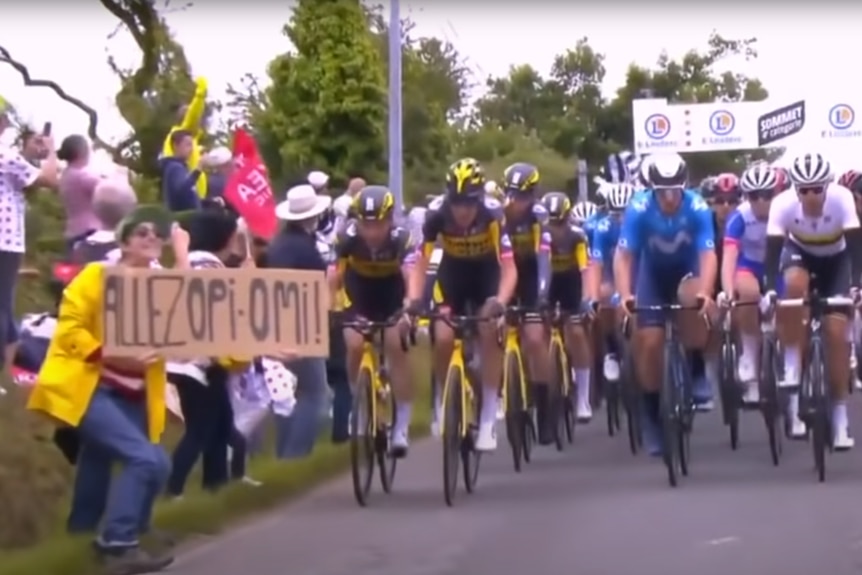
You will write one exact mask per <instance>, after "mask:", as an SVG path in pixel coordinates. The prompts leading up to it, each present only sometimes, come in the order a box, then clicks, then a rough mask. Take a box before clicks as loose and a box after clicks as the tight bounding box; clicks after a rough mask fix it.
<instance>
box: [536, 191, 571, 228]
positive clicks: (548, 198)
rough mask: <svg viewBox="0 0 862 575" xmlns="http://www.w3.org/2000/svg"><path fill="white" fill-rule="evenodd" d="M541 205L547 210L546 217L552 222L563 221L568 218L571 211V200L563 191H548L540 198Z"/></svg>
mask: <svg viewBox="0 0 862 575" xmlns="http://www.w3.org/2000/svg"><path fill="white" fill-rule="evenodd" d="M541 202H542V206H543V207H544V208H545V211H546V212H548V219H549V220H551V221H552V222H564V221H567V220H568V219H569V212H571V211H572V201H571V200H570V199H569V196H567V195H566V194H564V193H563V192H548V193H547V194H545V195H544V196H542V199H541Z"/></svg>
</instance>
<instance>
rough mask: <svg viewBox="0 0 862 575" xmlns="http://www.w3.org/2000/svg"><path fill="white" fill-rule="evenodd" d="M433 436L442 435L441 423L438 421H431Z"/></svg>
mask: <svg viewBox="0 0 862 575" xmlns="http://www.w3.org/2000/svg"><path fill="white" fill-rule="evenodd" d="M431 437H440V423H439V422H437V421H432V422H431Z"/></svg>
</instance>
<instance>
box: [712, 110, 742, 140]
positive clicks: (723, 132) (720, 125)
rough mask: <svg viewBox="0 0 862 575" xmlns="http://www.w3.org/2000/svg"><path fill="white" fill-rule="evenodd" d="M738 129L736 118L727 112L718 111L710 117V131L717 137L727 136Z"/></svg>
mask: <svg viewBox="0 0 862 575" xmlns="http://www.w3.org/2000/svg"><path fill="white" fill-rule="evenodd" d="M735 127H736V118H734V117H733V114H731V113H730V112H728V111H727V110H718V111H716V112H713V113H712V115H711V116H710V117H709V129H710V131H711V132H712V133H713V134H715V135H716V136H727V135H729V134H730V133H731V132H733V129H734V128H735Z"/></svg>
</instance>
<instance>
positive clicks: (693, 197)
mask: <svg viewBox="0 0 862 575" xmlns="http://www.w3.org/2000/svg"><path fill="white" fill-rule="evenodd" d="M646 172H647V173H646V176H647V178H646V179H647V182H648V184H649V188H650V190H651V193H649V194H648V195H645V196H643V197H641V198H639V199H638V200H637V201H636V202H631V203H630V204H629V207H628V208H627V209H626V212H625V216H624V218H623V223H622V229H621V231H620V239H619V242H618V244H617V250H616V256H615V258H614V284H615V285H616V288H617V290H619V292H620V297H621V299H622V303H623V310H624V312H625V313H630V311H629V310H630V309H631V307H635V295H634V294H635V293H637V300H636V301H637V306H642V307H643V306H651V305H662V304H669V303H675V302H679V303H680V304H682V305H684V306H694V305H696V304H697V303H698V302H700V303H701V309H700V310H699V311H698V312H684V313H682V314H680V317H679V319H680V323H679V328H680V337H681V339H682V343H683V344H684V345H685V346H686V347H687V348H689V349H704V348H705V347H706V345H707V343H708V340H709V330H708V327H707V324H706V322H704V321H703V319H702V317H700V316H702V315H704V314H706V313H710V312H711V311H712V309H713V305H712V293H713V289H714V286H715V281H716V276H717V273H718V270H717V267H718V266H717V262H716V256H715V229H714V224H713V220H712V212H711V211H710V209H709V206H708V205H707V204H706V202H705V201H704V200H703V199H702V198H701V197H700V196H699V195H698V194H697V193H695V192H694V191H691V190H687V189H686V185H687V182H688V166H687V165H686V163H685V160H683V159H682V157H681V156H679V155H678V154H667V155H654V156H653V157H652V158H650V162H649V166H648V167H647V170H646ZM635 260H637V262H638V269H637V274H636V275H637V281H636V285H635V282H633V281H632V267H633V266H632V264H633V262H634V261H635ZM664 321H665V318H664V316H663V314H662V313H661V312H655V311H647V310H644V311H642V312H640V313H638V314H637V331H636V333H635V343H634V346H633V347H634V352H635V355H634V362H635V368H636V370H637V373H638V374H639V378H638V379H639V381H638V383H639V384H640V385H641V389H642V391H643V398H644V402H643V406H644V409H645V412H646V413H645V414H644V415H645V417H644V422H643V434H644V445H645V446H646V447H647V451H648V452H650V453H651V454H653V455H661V453H662V442H661V437H662V436H661V431H660V427H659V397H658V392H659V389H660V387H661V377H662V371H663V366H662V364H661V361H657V359H658V358H661V357H662V356H663V353H662V346H663V342H664ZM692 395H693V396H694V400H695V402H696V403H704V402H708V401H711V400H712V393H711V389H710V388H709V386H708V385H696V386H695V387H694V389H692Z"/></svg>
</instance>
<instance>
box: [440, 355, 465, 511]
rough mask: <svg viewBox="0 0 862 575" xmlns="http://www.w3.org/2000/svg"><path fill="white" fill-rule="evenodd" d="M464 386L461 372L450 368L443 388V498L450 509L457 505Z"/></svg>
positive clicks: (462, 430) (462, 433)
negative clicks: (456, 494)
mask: <svg viewBox="0 0 862 575" xmlns="http://www.w3.org/2000/svg"><path fill="white" fill-rule="evenodd" d="M462 385H464V382H463V379H462V374H461V370H460V369H458V368H456V367H450V368H449V373H448V374H447V376H446V383H445V384H444V386H443V496H444V498H445V499H446V505H449V506H450V507H451V506H452V505H454V503H455V493H456V491H457V490H458V465H459V463H460V461H461V444H462V440H463V438H464V405H463V399H462V398H463V390H462V389H461V386H462Z"/></svg>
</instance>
